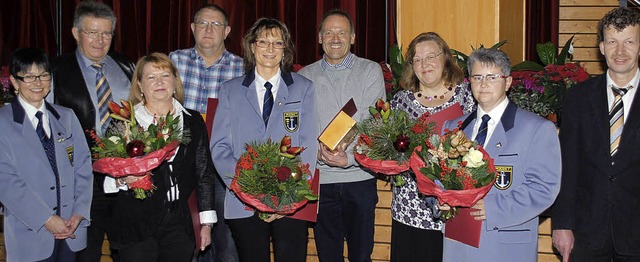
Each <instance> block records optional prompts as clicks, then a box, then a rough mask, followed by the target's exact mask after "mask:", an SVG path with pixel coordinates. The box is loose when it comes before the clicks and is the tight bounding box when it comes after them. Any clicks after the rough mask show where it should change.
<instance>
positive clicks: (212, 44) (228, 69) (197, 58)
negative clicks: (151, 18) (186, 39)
mask: <svg viewBox="0 0 640 262" xmlns="http://www.w3.org/2000/svg"><path fill="white" fill-rule="evenodd" d="M191 31H192V32H193V37H194V38H195V41H196V44H195V46H194V47H193V48H189V49H181V50H176V51H173V52H171V53H170V54H169V57H170V58H171V60H173V63H174V64H175V65H176V67H177V68H178V71H179V73H180V78H182V82H183V85H184V92H185V94H184V107H186V108H190V109H194V110H196V111H199V112H200V113H206V112H207V99H208V98H209V97H211V98H217V97H218V90H219V89H220V86H221V85H222V83H223V82H224V81H227V80H229V79H232V78H235V77H239V76H242V75H243V74H244V65H243V62H242V58H241V57H239V56H237V55H234V54H232V53H230V52H229V51H227V50H226V49H225V47H224V40H225V39H226V38H227V35H229V32H231V27H230V26H229V22H228V20H227V14H226V13H225V11H224V10H223V9H222V8H220V7H219V6H217V5H214V4H208V5H205V6H204V7H202V8H200V9H199V10H198V11H197V12H196V14H195V16H194V18H193V23H191ZM216 176H217V179H214V183H213V184H214V190H215V209H216V211H217V212H220V214H224V198H225V196H224V194H225V188H224V183H223V182H222V180H220V177H219V175H218V174H216ZM197 233H198V232H196V234H197ZM211 238H212V247H211V248H210V249H207V251H206V252H205V253H203V254H202V255H200V256H199V258H198V259H199V261H201V262H205V261H206V262H210V261H216V262H219V261H224V262H237V261H239V258H238V252H237V251H236V247H235V244H234V242H233V239H232V238H231V231H230V230H229V226H227V225H226V224H225V222H224V216H221V218H219V219H218V223H217V225H216V226H215V227H214V228H213V232H212V234H211Z"/></svg>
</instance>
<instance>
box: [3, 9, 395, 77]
mask: <svg viewBox="0 0 640 262" xmlns="http://www.w3.org/2000/svg"><path fill="white" fill-rule="evenodd" d="M78 2H80V1H79V0H20V1H0V50H1V51H2V52H1V53H0V63H1V64H2V65H6V64H7V62H8V60H9V55H10V54H11V52H12V51H13V50H15V49H16V48H18V47H27V46H32V47H40V48H43V49H45V50H46V51H47V52H48V53H49V54H50V55H52V56H55V55H56V54H57V52H58V50H62V53H68V52H72V51H73V50H75V40H74V39H73V36H72V35H71V28H72V26H73V11H74V8H75V5H76V4H77V3H78ZM101 2H104V3H106V4H107V5H109V6H111V7H112V8H113V10H114V12H115V14H116V16H117V17H118V23H117V25H116V30H115V34H116V36H115V37H114V39H113V42H112V50H115V51H117V52H120V53H124V54H125V55H126V56H127V57H129V59H131V60H132V61H136V60H137V59H138V58H139V57H141V56H143V55H146V54H148V53H151V52H163V53H169V52H171V51H173V50H176V49H182V48H189V47H192V46H193V44H194V40H193V36H192V34H191V29H190V23H191V22H192V19H193V15H194V13H195V12H196V10H197V9H198V8H200V7H201V6H203V5H204V4H206V3H215V4H217V5H219V6H221V7H222V8H223V9H225V11H226V12H227V15H228V16H229V24H230V25H231V33H230V35H229V37H228V38H227V40H226V43H225V44H226V47H227V49H228V50H229V51H231V52H233V53H236V54H239V55H242V48H241V41H242V36H243V35H244V33H245V30H247V29H248V28H249V27H250V26H251V25H252V24H253V23H254V22H255V21H256V20H257V19H258V18H260V17H273V18H277V19H278V20H280V21H283V22H284V23H285V24H286V25H287V26H288V27H289V30H290V31H291V33H292V35H293V38H294V41H295V46H296V49H297V50H296V63H299V64H302V65H306V64H310V63H312V62H314V61H316V60H318V59H319V58H320V57H321V55H322V48H321V46H320V45H319V44H318V25H319V24H320V21H321V20H322V15H323V14H324V13H325V12H327V11H329V10H331V9H334V8H339V9H342V10H345V11H346V12H347V13H349V14H350V15H351V17H352V19H353V21H354V26H355V31H356V42H355V45H354V47H353V48H352V52H354V53H355V54H356V55H358V56H362V57H366V58H369V59H371V60H374V61H383V60H385V59H386V53H387V52H386V48H385V47H386V46H387V45H389V44H393V43H395V39H396V37H395V30H394V28H395V24H394V21H395V14H396V11H395V2H396V0H385V1H370V0H326V1H309V0H243V1H237V0H215V1H213V0H209V1H207V0H101ZM58 5H60V6H58ZM56 25H58V26H56ZM56 28H61V30H60V32H57V30H56ZM58 39H59V40H58ZM58 47H60V48H58Z"/></svg>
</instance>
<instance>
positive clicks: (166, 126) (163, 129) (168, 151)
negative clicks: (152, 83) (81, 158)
mask: <svg viewBox="0 0 640 262" xmlns="http://www.w3.org/2000/svg"><path fill="white" fill-rule="evenodd" d="M121 104H122V106H119V105H118V104H116V103H114V102H111V101H110V102H109V110H110V111H111V114H110V115H111V117H112V119H113V121H112V124H111V126H110V127H109V129H108V130H107V132H106V136H105V137H102V138H101V137H98V136H97V135H96V133H95V131H91V132H90V136H91V137H92V138H93V140H94V141H95V144H96V145H95V146H94V147H92V151H93V158H94V160H95V161H94V162H93V170H94V171H96V172H98V173H103V174H106V175H108V176H110V177H113V178H121V177H126V176H139V177H141V178H140V179H138V180H137V181H136V182H134V183H130V184H128V185H127V186H128V188H129V189H131V190H133V192H134V194H135V197H136V198H137V199H145V198H146V197H147V196H148V195H150V194H152V193H153V191H154V190H155V186H154V185H153V181H152V178H151V176H152V173H151V170H153V169H155V168H157V167H158V166H160V164H162V163H163V162H164V161H166V160H167V159H169V158H171V156H173V155H174V154H175V151H176V149H177V148H178V146H179V145H180V143H181V142H186V141H187V140H188V134H185V133H183V132H182V130H181V127H179V126H178V124H179V119H178V118H174V117H173V116H171V115H170V114H167V116H165V117H161V118H160V120H159V121H158V123H156V124H151V125H149V126H148V127H147V129H146V130H145V129H144V128H142V127H141V126H139V125H138V124H137V122H136V119H135V116H134V111H133V110H132V105H131V103H130V102H129V101H126V100H122V101H121Z"/></svg>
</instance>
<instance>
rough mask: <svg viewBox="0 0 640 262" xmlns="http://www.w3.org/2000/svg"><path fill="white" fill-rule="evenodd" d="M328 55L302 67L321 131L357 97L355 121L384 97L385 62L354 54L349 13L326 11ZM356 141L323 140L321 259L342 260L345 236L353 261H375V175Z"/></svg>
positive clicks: (322, 35) (323, 34)
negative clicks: (357, 155) (334, 145)
mask: <svg viewBox="0 0 640 262" xmlns="http://www.w3.org/2000/svg"><path fill="white" fill-rule="evenodd" d="M318 37H319V43H320V44H322V49H323V50H324V52H325V54H324V56H323V58H322V59H321V60H319V61H317V62H315V63H313V64H311V65H309V66H307V67H305V68H303V69H301V70H300V71H299V73H300V74H301V75H303V76H305V77H307V78H309V79H311V80H312V81H313V85H314V87H315V89H316V104H317V106H318V110H317V111H318V115H319V128H320V129H319V131H320V132H322V130H323V129H324V128H325V127H326V126H327V124H329V122H330V121H331V119H333V117H334V116H335V115H336V113H338V112H339V111H340V109H341V108H342V106H344V105H345V104H346V103H347V102H348V101H349V100H350V99H352V98H353V100H354V102H355V104H356V107H357V108H358V112H357V113H356V114H355V115H354V116H353V119H355V120H356V121H360V120H362V119H364V118H366V117H368V116H369V111H368V110H367V108H368V107H369V106H370V105H372V104H374V103H375V101H376V100H377V99H378V98H381V97H384V96H385V93H384V90H385V89H384V81H383V78H382V70H381V69H380V66H379V65H378V64H377V63H375V62H373V61H370V60H367V59H364V58H360V57H357V56H355V55H354V54H352V53H351V52H350V49H351V45H352V44H353V43H354V42H355V38H356V36H355V33H354V31H353V23H352V22H351V18H350V17H349V15H348V14H347V13H345V12H344V11H341V10H333V11H330V12H328V13H327V14H325V15H324V17H323V19H322V23H321V25H320V32H319V33H318ZM352 147H353V144H351V145H350V146H349V147H348V148H345V147H344V146H343V147H340V148H338V149H337V150H335V151H333V152H332V151H330V150H329V149H328V148H327V147H326V146H324V145H322V144H320V146H319V150H318V169H319V170H320V192H321V197H320V202H319V211H318V220H317V224H316V226H315V228H314V236H315V241H316V248H317V250H318V257H319V258H320V261H343V260H344V257H343V249H344V248H343V247H344V239H345V238H346V240H347V248H348V258H349V261H354V262H355V261H358V262H360V261H371V253H372V251H373V232H374V219H375V206H376V203H377V202H378V192H377V188H376V179H375V178H374V177H373V176H372V175H371V174H369V173H367V172H366V171H364V170H363V169H362V168H360V166H359V165H358V164H357V163H356V162H355V160H354V156H353V148H352Z"/></svg>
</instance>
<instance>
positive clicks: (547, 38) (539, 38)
mask: <svg viewBox="0 0 640 262" xmlns="http://www.w3.org/2000/svg"><path fill="white" fill-rule="evenodd" d="M526 2H527V7H526V9H525V10H526V20H527V21H526V22H525V25H526V44H525V49H526V50H525V60H529V61H536V62H538V63H540V59H539V58H538V54H537V51H536V44H538V43H546V42H552V43H554V44H555V45H556V46H558V33H559V21H560V20H559V12H560V3H559V0H527V1H526ZM560 45H564V43H560Z"/></svg>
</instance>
